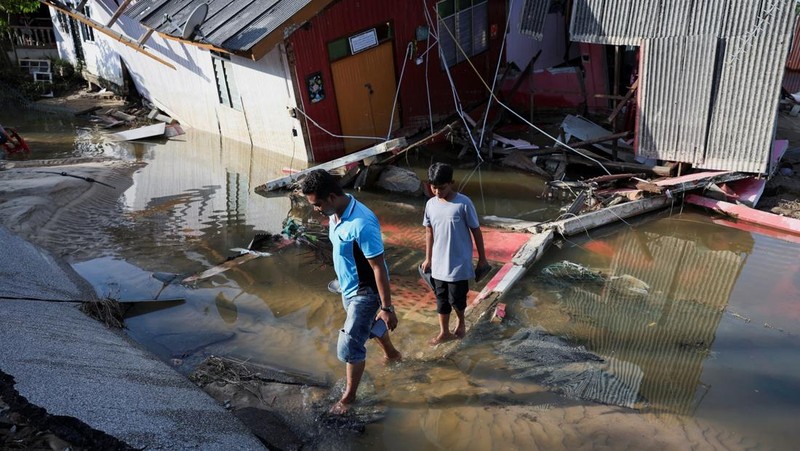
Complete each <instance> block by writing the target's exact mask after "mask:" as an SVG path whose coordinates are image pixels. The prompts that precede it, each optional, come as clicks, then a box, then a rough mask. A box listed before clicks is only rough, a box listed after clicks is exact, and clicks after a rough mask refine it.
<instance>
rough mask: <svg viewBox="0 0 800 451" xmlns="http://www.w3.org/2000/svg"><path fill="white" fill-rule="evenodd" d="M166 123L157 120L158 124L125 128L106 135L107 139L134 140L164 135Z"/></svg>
mask: <svg viewBox="0 0 800 451" xmlns="http://www.w3.org/2000/svg"><path fill="white" fill-rule="evenodd" d="M166 125H167V124H165V123H163V122H159V123H158V124H153V125H147V126H145V127H139V128H134V129H132V130H126V131H124V132H119V133H113V134H110V135H108V139H110V140H111V141H134V140H137V139H145V138H153V137H158V136H164V131H165V129H166Z"/></svg>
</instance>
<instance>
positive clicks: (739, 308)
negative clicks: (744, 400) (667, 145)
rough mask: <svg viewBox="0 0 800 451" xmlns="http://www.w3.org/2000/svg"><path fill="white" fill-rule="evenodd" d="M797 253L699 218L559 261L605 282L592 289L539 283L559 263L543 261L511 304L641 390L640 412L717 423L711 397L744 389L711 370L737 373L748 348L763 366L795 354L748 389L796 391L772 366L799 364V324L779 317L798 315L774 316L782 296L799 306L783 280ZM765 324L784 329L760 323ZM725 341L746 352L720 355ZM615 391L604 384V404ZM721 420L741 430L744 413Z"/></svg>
mask: <svg viewBox="0 0 800 451" xmlns="http://www.w3.org/2000/svg"><path fill="white" fill-rule="evenodd" d="M576 244H577V243H576ZM777 249H781V251H777ZM798 250H800V249H799V248H798V246H796V245H793V244H791V243H785V242H779V241H776V240H772V239H770V238H765V237H758V236H755V235H751V234H750V233H747V232H742V231H738V230H735V229H729V228H722V227H719V226H715V225H713V224H711V223H710V221H708V220H707V219H705V218H704V217H701V216H699V215H692V214H683V215H680V216H678V217H673V218H665V219H662V220H660V221H657V222H653V223H649V224H646V225H642V226H638V227H636V228H635V229H633V228H631V229H627V230H624V231H622V232H620V233H618V234H615V235H614V236H613V237H611V238H605V239H602V238H601V239H595V240H590V241H588V242H585V243H581V244H580V245H579V246H576V247H574V248H572V249H570V250H567V251H566V252H565V253H562V254H561V257H562V258H563V257H568V258H570V259H571V260H572V261H575V262H577V263H581V264H582V265H585V266H588V267H590V268H592V269H594V270H596V271H598V272H597V274H602V279H601V281H600V282H599V283H598V281H597V280H587V278H586V277H583V278H577V277H576V278H572V279H569V278H562V279H559V280H554V277H553V276H552V275H548V276H545V277H543V276H541V275H540V272H541V270H542V268H543V267H547V265H551V264H553V263H557V262H555V261H554V259H555V258H557V257H555V256H554V255H550V256H548V260H547V261H545V262H543V264H542V266H539V267H538V269H535V270H534V273H538V274H532V275H531V276H529V277H528V279H527V280H526V281H525V282H524V288H523V287H519V288H518V290H517V291H516V296H519V297H523V298H526V297H527V298H528V299H529V302H527V303H525V302H522V303H521V304H520V305H518V306H517V313H518V314H519V315H520V316H521V318H524V320H523V321H525V322H531V323H533V324H540V325H541V326H543V327H544V328H545V329H546V330H548V331H549V332H550V333H555V334H557V335H561V336H565V337H569V338H570V339H572V340H573V341H574V342H575V343H579V344H583V345H585V346H586V348H587V349H588V350H590V351H592V352H594V353H596V354H598V355H600V356H602V357H603V358H604V360H605V361H606V362H609V363H610V365H612V366H614V365H616V369H615V370H614V372H613V373H614V374H615V375H617V376H619V377H622V378H623V379H624V380H626V381H629V383H630V384H632V385H635V386H638V392H639V396H640V403H639V404H638V407H639V408H641V409H645V410H647V411H650V412H666V413H670V414H680V415H697V414H698V412H702V413H703V414H707V413H709V412H713V413H710V415H709V416H710V417H712V418H717V419H718V418H719V414H718V406H717V405H716V404H715V403H716V402H719V401H720V400H719V399H717V397H715V396H713V393H714V392H716V393H719V392H725V393H728V395H729V396H731V397H737V396H741V395H742V394H743V392H744V393H746V392H747V386H746V385H745V386H742V385H741V384H740V382H741V381H737V382H732V380H731V378H730V377H721V375H719V374H717V373H716V371H715V369H716V368H719V367H720V366H721V367H725V366H726V365H739V364H740V363H738V362H741V361H742V358H743V357H744V356H743V355H742V353H745V354H746V353H748V352H749V350H748V349H749V348H751V346H755V348H757V349H760V351H761V352H764V353H765V358H766V359H768V360H769V358H768V357H766V355H768V354H773V353H775V356H776V357H777V356H778V355H780V356H783V357H786V356H787V353H788V354H789V355H792V363H788V362H785V361H784V362H780V363H779V362H771V363H770V365H773V366H774V370H773V371H770V373H771V375H770V376H768V377H767V378H765V379H762V381H761V382H757V383H755V384H754V385H757V386H761V387H763V386H764V384H767V385H769V386H771V387H783V388H782V389H778V390H779V391H785V390H790V387H797V385H798V377H797V376H796V375H795V374H796V373H794V374H793V373H791V372H790V371H786V370H784V369H781V367H785V366H787V365H788V366H791V367H797V366H798V365H797V364H796V363H794V362H796V361H797V358H798V357H800V347H798V340H797V333H798V332H800V329H798V327H797V323H796V322H795V323H787V322H786V321H782V320H781V318H782V317H783V316H784V315H785V314H787V313H791V312H792V311H796V310H797V308H796V307H788V306H787V309H786V310H789V311H788V312H787V311H785V310H784V311H778V309H776V305H780V304H782V303H783V301H782V300H783V299H786V296H789V298H790V299H794V300H795V302H791V304H795V303H796V299H798V298H800V289H798V285H797V284H793V282H792V280H793V279H794V278H796V277H797V274H798V271H799V270H800V267H798V263H797V258H796V256H797V255H798ZM774 251H777V252H774ZM777 267H782V268H783V270H781V271H777ZM772 268H775V269H776V271H773V270H772ZM774 279H778V282H777V283H775V282H773V280H774ZM526 293H530V294H526ZM743 306H746V307H743ZM766 306H771V307H769V308H765V307H766ZM753 311H758V312H759V314H758V320H757V321H758V323H756V324H754V323H755V322H756V321H755V320H752V321H751V318H752V317H753V316H755V315H753V314H752V313H751V312H753ZM745 312H746V313H745ZM770 313H771V314H770ZM774 321H778V322H779V323H780V324H784V325H787V327H786V328H783V327H767V325H768V324H769V323H771V322H773V324H774ZM762 324H763V326H762ZM789 324H791V325H789ZM731 329H734V330H733V331H731ZM753 333H755V334H756V336H757V337H753V336H752V334H753ZM730 334H733V336H738V337H743V336H748V337H750V338H748V340H753V345H746V346H743V343H739V344H738V345H737V346H734V347H730V346H728V345H724V347H721V345H720V344H719V343H718V340H719V337H720V335H722V337H723V340H724V341H727V339H729V337H730ZM759 335H760V336H759ZM775 340H778V341H781V342H786V344H784V345H782V346H781V347H782V349H764V346H767V345H766V343H775ZM789 343H791V344H789ZM787 345H788V346H789V347H788V348H786V347H784V346H787ZM790 349H791V350H790ZM734 362H736V363H734ZM709 369H712V370H714V371H709ZM774 371H778V372H779V373H780V374H781V376H776V375H775V373H774ZM711 374H713V376H710V375H711ZM757 378H760V376H758V377H757ZM762 390H763V388H762ZM791 390H793V389H791ZM613 395H614V393H612V390H611V389H610V388H609V391H608V396H609V397H610V399H613ZM792 397H793V398H795V399H797V398H798V397H797V396H794V395H792ZM775 401H778V399H777V398H775V399H771V398H770V397H762V399H761V400H760V401H759V402H760V404H761V405H762V406H764V408H766V409H769V408H768V407H766V405H769V404H764V403H770V402H775ZM782 409H785V412H784V413H786V414H792V415H794V414H796V413H797V411H798V407H797V405H792V406H791V407H788V406H784V407H783V408H782ZM774 414H775V412H772V413H771V416H773V417H774ZM736 416H738V418H735V419H734V418H732V417H736ZM725 417H726V420H727V421H729V422H734V423H736V422H742V423H744V421H743V420H744V419H745V418H748V417H749V415H748V414H747V413H746V412H742V411H739V414H737V415H731V412H728V413H726V415H725ZM747 423H748V424H747V426H746V429H748V430H754V429H755V430H758V429H764V428H767V429H772V428H774V423H769V422H764V423H762V424H758V425H755V424H754V423H761V422H759V421H758V420H753V419H750V418H748V420H747ZM783 433H784V434H786V433H790V431H788V430H783ZM792 433H793V432H792Z"/></svg>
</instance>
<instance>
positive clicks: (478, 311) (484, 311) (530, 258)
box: [466, 230, 554, 325]
mask: <svg viewBox="0 0 800 451" xmlns="http://www.w3.org/2000/svg"><path fill="white" fill-rule="evenodd" d="M553 237H554V233H553V231H552V230H546V231H544V232H542V233H536V234H534V235H533V236H531V238H530V239H529V240H528V242H526V243H525V244H524V245H523V246H522V247H521V248H520V249H519V250H518V251H517V253H516V254H514V258H513V259H512V260H511V261H510V262H508V263H506V264H505V265H503V267H502V268H500V270H499V271H498V272H497V274H495V276H494V277H493V278H492V280H490V281H489V283H487V284H486V287H485V288H484V289H483V291H481V293H480V294H479V295H478V297H477V298H475V300H474V301H473V302H472V304H471V305H470V306H469V307H467V312H466V315H467V321H468V323H469V324H470V325H474V324H475V323H477V322H478V321H481V320H483V319H489V316H490V315H489V313H490V312H493V311H494V308H495V306H497V304H498V302H499V301H500V299H501V298H502V297H503V295H504V294H505V293H506V292H507V291H508V289H509V288H511V286H513V285H514V283H515V282H516V281H517V280H519V279H520V278H521V277H522V276H523V274H525V271H527V270H528V268H530V267H531V266H532V265H533V264H534V263H536V262H537V261H539V259H541V258H542V255H544V253H545V251H547V249H548V248H549V247H550V244H552V242H553Z"/></svg>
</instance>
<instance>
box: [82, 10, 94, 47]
mask: <svg viewBox="0 0 800 451" xmlns="http://www.w3.org/2000/svg"><path fill="white" fill-rule="evenodd" d="M83 15H84V16H86V17H88V18H91V17H92V15H91V11H90V10H89V7H88V6H84V7H83ZM81 38H82V39H83V40H84V41H89V42H94V29H92V27H90V26H89V25H86V24H85V23H83V22H81Z"/></svg>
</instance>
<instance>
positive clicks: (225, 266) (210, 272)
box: [181, 254, 260, 283]
mask: <svg viewBox="0 0 800 451" xmlns="http://www.w3.org/2000/svg"><path fill="white" fill-rule="evenodd" d="M258 257H260V255H258V254H244V255H240V256H238V257H236V258H234V259H231V260H228V261H226V262H225V263H222V264H219V265H217V266H214V267H213V268H209V269H207V270H205V271H203V272H201V273H200V274H196V275H194V276H189V277H187V278H185V279H183V280H181V283H192V282H197V281H200V280H204V279H208V278H209V277H213V276H216V275H217V274H221V273H223V272H225V271H227V270H229V269H231V268H233V267H236V266H239V265H241V264H243V263H247V262H249V261H250V260H255V259H257V258H258Z"/></svg>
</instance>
